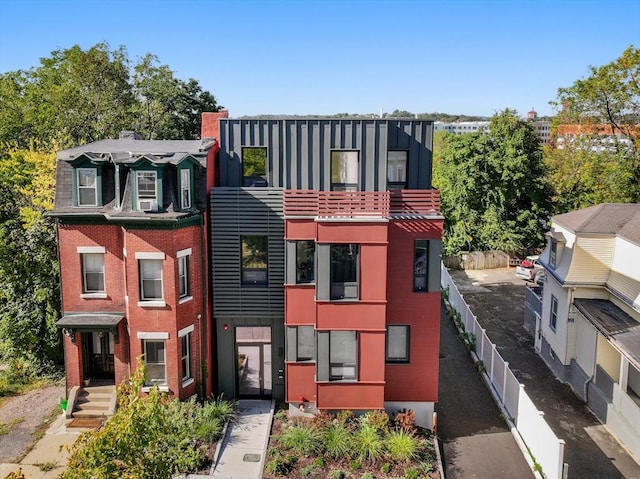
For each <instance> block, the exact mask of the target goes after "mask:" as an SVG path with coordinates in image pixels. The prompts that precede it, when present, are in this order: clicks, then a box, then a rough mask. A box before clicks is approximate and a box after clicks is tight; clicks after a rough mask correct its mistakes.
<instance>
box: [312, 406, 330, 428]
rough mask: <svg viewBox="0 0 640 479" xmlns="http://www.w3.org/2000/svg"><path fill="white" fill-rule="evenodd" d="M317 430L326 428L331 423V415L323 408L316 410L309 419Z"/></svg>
mask: <svg viewBox="0 0 640 479" xmlns="http://www.w3.org/2000/svg"><path fill="white" fill-rule="evenodd" d="M311 422H312V423H313V425H314V426H315V427H316V429H318V430H320V431H321V430H323V429H326V428H327V427H329V426H331V424H332V423H333V415H331V414H330V413H328V412H327V411H325V410H322V409H321V410H320V411H318V412H317V413H316V414H315V416H313V419H312V421H311Z"/></svg>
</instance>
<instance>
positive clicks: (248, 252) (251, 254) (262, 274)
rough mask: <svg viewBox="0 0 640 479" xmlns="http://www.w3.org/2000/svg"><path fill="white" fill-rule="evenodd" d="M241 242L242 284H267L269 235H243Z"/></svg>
mask: <svg viewBox="0 0 640 479" xmlns="http://www.w3.org/2000/svg"><path fill="white" fill-rule="evenodd" d="M241 242H242V273H241V276H242V284H243V285H245V286H264V285H267V283H268V274H267V258H268V253H267V249H268V248H267V237H266V236H243V237H242V238H241Z"/></svg>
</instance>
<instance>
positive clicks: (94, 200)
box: [76, 168, 98, 206]
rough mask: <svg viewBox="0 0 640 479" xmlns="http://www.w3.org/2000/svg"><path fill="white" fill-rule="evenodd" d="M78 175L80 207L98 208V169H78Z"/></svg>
mask: <svg viewBox="0 0 640 479" xmlns="http://www.w3.org/2000/svg"><path fill="white" fill-rule="evenodd" d="M76 175H77V177H76V179H77V185H78V206H98V170H97V169H96V168H78V169H76Z"/></svg>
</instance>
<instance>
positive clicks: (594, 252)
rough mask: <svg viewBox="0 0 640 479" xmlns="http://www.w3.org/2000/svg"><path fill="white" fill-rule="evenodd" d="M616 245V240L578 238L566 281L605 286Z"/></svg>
mask: <svg viewBox="0 0 640 479" xmlns="http://www.w3.org/2000/svg"><path fill="white" fill-rule="evenodd" d="M614 245H615V239H614V238H599V239H595V238H578V241H577V243H576V244H575V246H574V250H573V258H572V261H571V266H570V267H569V271H568V273H567V276H566V281H568V282H578V283H592V284H604V283H605V281H606V280H607V278H608V277H609V270H610V268H611V263H612V260H613V252H614Z"/></svg>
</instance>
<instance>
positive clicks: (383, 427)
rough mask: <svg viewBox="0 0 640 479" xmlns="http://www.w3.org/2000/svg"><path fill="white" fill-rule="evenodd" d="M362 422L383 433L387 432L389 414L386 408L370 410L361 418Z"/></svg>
mask: <svg viewBox="0 0 640 479" xmlns="http://www.w3.org/2000/svg"><path fill="white" fill-rule="evenodd" d="M361 420H362V421H361V422H363V423H366V424H369V425H370V426H372V427H374V428H375V429H376V430H377V431H378V432H380V433H381V434H385V433H386V432H387V431H388V430H389V422H390V419H389V415H388V414H387V413H386V411H385V410H384V409H382V410H375V411H370V412H368V413H367V414H365V415H364V416H362V418H361Z"/></svg>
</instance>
